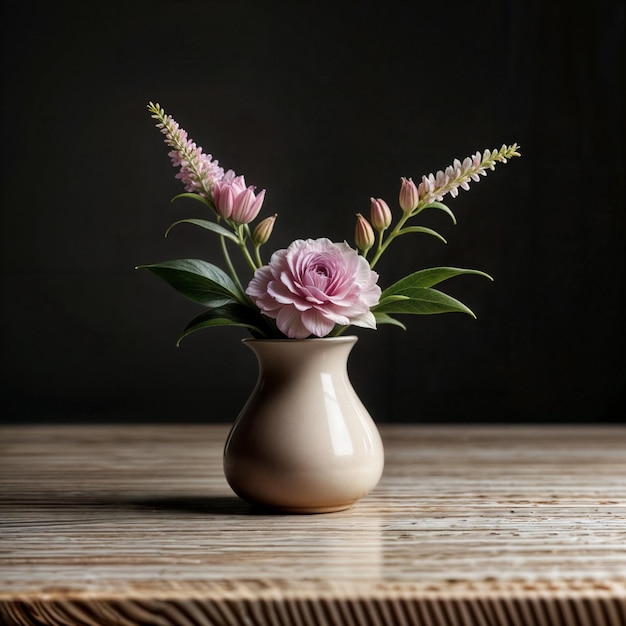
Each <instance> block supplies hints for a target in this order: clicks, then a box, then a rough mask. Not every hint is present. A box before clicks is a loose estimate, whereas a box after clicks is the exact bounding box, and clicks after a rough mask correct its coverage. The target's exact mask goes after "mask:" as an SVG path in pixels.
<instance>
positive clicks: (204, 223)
mask: <svg viewBox="0 0 626 626" xmlns="http://www.w3.org/2000/svg"><path fill="white" fill-rule="evenodd" d="M178 224H194V225H195V226H200V227H201V228H205V229H206V230H210V231H212V232H214V233H217V234H218V235H221V236H222V237H226V238H228V239H230V240H231V241H234V242H235V243H239V241H238V239H237V237H236V236H235V235H234V234H233V233H231V232H230V231H229V230H227V229H226V228H224V227H223V226H220V225H219V224H216V223H215V222H209V221H208V220H200V219H195V218H189V219H185V220H178V222H174V223H173V224H172V225H171V226H170V227H169V228H168V229H167V230H166V231H165V236H166V237H167V236H168V235H169V234H170V230H172V228H174V226H177V225H178Z"/></svg>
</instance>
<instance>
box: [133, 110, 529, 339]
mask: <svg viewBox="0 0 626 626" xmlns="http://www.w3.org/2000/svg"><path fill="white" fill-rule="evenodd" d="M148 110H149V111H150V113H151V117H152V118H154V119H155V120H157V128H159V129H160V131H161V132H162V133H163V135H164V136H165V143H166V144H167V146H169V147H170V149H171V150H170V152H169V156H170V158H171V161H172V165H173V166H174V167H176V168H178V169H179V172H178V173H177V174H176V178H178V179H179V180H180V181H181V183H182V184H183V186H184V189H185V192H184V193H181V194H179V195H177V196H175V198H174V199H177V198H183V197H184V198H191V199H194V200H197V201H198V202H200V203H201V204H202V205H204V208H205V209H206V211H207V212H208V214H209V216H210V217H211V219H199V218H189V219H183V220H179V221H177V222H175V223H174V224H172V225H171V226H170V227H169V228H168V230H167V232H166V235H167V234H168V233H169V231H170V230H171V229H172V228H173V227H174V226H176V225H178V224H182V223H188V224H193V225H195V226H198V227H200V228H204V229H206V230H208V231H211V232H212V233H213V234H215V235H216V236H217V237H218V239H219V243H220V246H221V250H222V253H223V257H224V262H225V268H226V269H225V270H224V269H221V268H219V267H217V266H216V265H213V264H211V263H208V262H206V261H203V260H200V259H179V260H175V261H167V262H164V263H156V264H153V265H142V266H139V267H141V268H145V269H148V270H150V271H151V272H153V273H155V274H156V275H157V276H159V277H161V278H162V279H164V280H165V281H166V282H168V283H169V284H170V285H171V286H172V287H174V288H175V289H176V290H177V291H179V292H180V293H182V294H183V295H184V296H186V297H188V298H190V299H191V300H193V301H195V302H197V303H199V304H201V305H203V306H204V307H206V311H205V312H204V313H202V314H201V315H199V316H198V317H196V318H195V319H194V320H192V321H191V322H190V323H189V324H188V325H187V327H186V328H185V329H184V330H183V332H182V334H181V336H180V337H179V340H178V343H180V341H181V340H182V338H183V337H185V336H187V335H188V334H190V333H192V332H194V331H197V330H200V329H203V328H210V327H215V326H225V325H230V326H233V325H235V326H243V327H245V328H247V329H248V330H249V331H250V332H251V334H252V335H253V336H254V337H256V338H283V339H284V338H289V339H305V338H309V337H327V336H337V335H340V334H341V333H343V332H344V331H345V330H346V329H347V328H348V327H349V326H351V325H352V326H360V327H365V328H372V329H375V328H376V327H377V324H394V325H396V326H400V327H401V328H406V327H405V325H404V324H403V323H402V322H401V321H399V320H398V319H396V317H395V316H396V315H402V314H418V315H419V314H422V315H423V314H434V313H447V312H462V313H467V314H469V315H472V316H474V314H473V313H472V311H471V310H470V309H469V308H468V307H467V306H465V305H464V304H463V303H462V302H460V301H458V300H456V299H455V298H452V297H451V296H449V295H447V294H445V293H443V292H441V291H439V290H437V289H433V287H434V286H435V285H437V284H439V283H441V282H443V281H445V280H447V279H449V278H452V277H454V276H458V275H461V274H476V275H480V276H484V277H486V278H489V279H491V277H490V276H489V275H488V274H486V273H484V272H481V271H479V270H473V269H462V268H456V267H435V268H429V269H423V270H419V271H417V272H414V273H412V274H410V275H408V276H406V277H404V278H402V279H401V280H399V281H397V282H396V283H394V284H393V285H391V286H389V287H386V288H385V289H384V290H383V289H381V287H380V286H379V285H378V278H379V277H378V274H377V273H376V272H375V271H374V267H375V266H376V264H377V262H378V261H379V259H380V258H381V256H382V255H383V254H384V253H385V252H386V251H387V249H388V248H389V246H390V244H391V243H392V242H393V241H394V240H395V239H397V238H398V237H400V236H402V235H407V234H412V233H422V234H428V235H432V236H434V237H437V238H439V239H441V240H442V241H444V242H445V239H444V238H443V237H442V236H441V235H440V234H439V233H438V232H436V231H434V230H432V229H430V228H426V227H424V226H417V225H409V224H408V222H409V220H412V219H413V218H415V217H416V216H417V215H418V214H419V213H421V212H422V211H424V210H426V209H438V210H441V211H444V212H445V213H447V214H448V216H449V217H450V218H451V219H452V221H453V222H454V223H456V219H455V216H454V213H453V212H452V211H451V210H450V208H449V207H448V206H447V205H445V204H444V203H443V202H442V200H443V199H444V197H445V196H446V195H447V194H449V195H450V196H451V197H453V198H454V197H456V196H457V195H458V193H459V189H464V190H467V189H469V183H470V181H473V182H478V181H479V180H480V178H481V176H485V175H486V174H487V171H488V170H493V169H494V168H495V165H496V163H506V162H507V161H508V160H509V159H511V158H513V157H517V156H520V154H519V151H518V150H519V148H518V146H517V144H513V145H510V146H507V145H503V146H502V147H501V148H500V149H498V150H485V151H484V152H482V153H481V152H476V153H475V154H474V155H472V156H470V157H467V158H466V159H464V160H463V161H462V162H461V161H459V160H455V161H454V162H453V164H452V165H450V166H449V167H447V168H446V169H445V170H443V171H438V172H437V174H429V175H428V176H423V177H422V179H421V182H420V183H419V184H417V185H416V184H415V183H414V182H413V180H412V179H411V178H402V179H401V184H400V192H399V198H398V204H399V208H400V212H399V213H398V217H397V219H396V222H395V224H394V216H393V213H392V211H391V209H390V207H389V205H388V204H387V202H385V201H384V200H383V199H382V198H371V199H370V216H369V220H368V219H367V218H366V217H364V216H363V215H362V214H361V213H357V215H356V226H355V232H354V243H355V247H354V248H352V247H351V246H350V245H348V244H347V243H346V242H341V243H334V242H332V241H330V240H329V239H326V238H321V239H316V240H313V239H306V240H302V239H299V240H296V241H294V242H293V243H291V244H290V245H289V247H288V248H286V249H284V250H278V251H276V252H274V253H273V254H272V255H271V257H270V260H269V262H268V263H267V264H265V263H264V262H263V260H262V257H261V251H260V249H261V247H262V246H263V245H264V244H266V243H267V242H268V240H269V239H270V237H271V234H272V231H273V229H274V226H275V223H276V219H277V215H276V214H274V215H270V216H269V217H266V218H264V219H262V220H260V221H259V222H258V223H257V224H256V226H254V227H253V226H252V223H253V222H254V221H255V220H256V219H257V217H258V216H259V214H260V212H261V209H262V206H263V202H264V200H265V190H262V191H260V192H258V193H257V192H256V188H255V187H254V186H249V185H247V184H246V181H245V178H244V176H243V175H239V176H237V175H235V173H234V172H233V171H232V170H228V171H224V169H223V168H222V167H221V166H220V165H219V163H218V161H217V160H214V159H213V157H212V156H211V155H210V154H206V153H204V152H203V150H202V148H201V147H200V146H198V145H196V143H194V142H193V141H192V140H191V139H190V138H189V137H188V135H187V133H186V132H185V131H184V130H183V129H182V128H181V127H180V126H179V125H178V123H177V122H176V121H175V120H174V119H173V118H172V117H171V116H170V115H167V114H166V112H165V111H164V109H163V108H162V107H161V106H160V105H159V104H153V103H152V102H150V103H149V105H148ZM229 246H230V248H233V247H234V248H235V249H238V250H239V253H241V255H243V258H244V259H245V262H246V264H247V266H248V268H249V270H250V277H248V280H247V281H242V280H241V278H240V276H239V275H238V273H237V271H236V270H235V266H234V264H233V262H232V260H231V256H230V255H231V250H230V249H229ZM370 253H371V258H369V260H368V256H369V255H370ZM244 285H245V286H244Z"/></svg>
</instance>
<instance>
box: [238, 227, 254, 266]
mask: <svg viewBox="0 0 626 626" xmlns="http://www.w3.org/2000/svg"><path fill="white" fill-rule="evenodd" d="M245 226H246V225H245V224H240V225H239V227H238V228H237V236H238V237H239V248H240V249H241V253H242V254H243V257H244V259H245V260H246V263H247V264H248V265H249V266H250V269H251V270H252V271H253V272H255V271H256V270H257V269H258V268H259V267H260V265H259V266H257V265H256V264H255V262H254V259H253V258H252V256H250V251H249V250H248V246H247V242H246V231H245V228H244V227H245Z"/></svg>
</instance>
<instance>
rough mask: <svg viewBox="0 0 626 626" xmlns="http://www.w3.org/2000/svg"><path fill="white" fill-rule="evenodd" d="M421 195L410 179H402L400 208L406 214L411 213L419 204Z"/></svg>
mask: <svg viewBox="0 0 626 626" xmlns="http://www.w3.org/2000/svg"><path fill="white" fill-rule="evenodd" d="M419 200H420V198H419V193H418V191H417V187H416V186H415V183H414V182H413V180H411V179H410V178H404V176H403V177H402V183H401V186H400V207H401V208H402V210H403V211H404V212H405V213H411V212H412V211H415V209H417V205H418V204H419Z"/></svg>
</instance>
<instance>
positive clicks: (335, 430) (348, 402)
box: [224, 337, 384, 513]
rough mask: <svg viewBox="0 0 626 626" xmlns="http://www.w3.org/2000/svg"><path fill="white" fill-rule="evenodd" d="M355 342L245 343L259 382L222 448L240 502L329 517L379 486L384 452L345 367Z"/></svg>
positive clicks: (341, 339)
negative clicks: (332, 512) (256, 362)
mask: <svg viewBox="0 0 626 626" xmlns="http://www.w3.org/2000/svg"><path fill="white" fill-rule="evenodd" d="M356 341H357V338H356V337H332V338H323V339H303V340H295V339H283V340H280V339H278V340H269V339H268V340H265V339H245V340H244V343H245V345H246V346H248V347H249V348H251V349H252V350H253V351H254V353H255V354H256V357H257V360H258V362H259V377H258V381H257V384H256V387H255V388H254V391H253V392H252V395H251V396H250V398H249V400H248V402H247V403H246V405H245V406H244V408H243V410H242V411H241V413H240V414H239V417H238V418H237V420H236V421H235V423H234V425H233V427H232V429H231V431H230V434H229V436H228V439H227V441H226V446H225V449H224V473H225V475H226V480H227V481H228V483H229V484H230V486H231V487H232V489H233V491H234V492H235V493H236V494H237V495H239V496H240V497H241V498H243V499H244V500H246V501H248V502H250V503H251V504H254V505H259V506H262V507H269V508H271V509H275V510H280V511H283V512H289V513H326V512H331V511H341V510H342V509H347V508H349V507H350V506H352V505H353V504H354V502H356V501H357V500H358V499H359V498H362V497H363V496H364V495H365V494H367V493H368V492H369V491H370V490H371V489H373V488H374V487H375V486H376V484H377V483H378V480H379V479H380V476H381V474H382V471H383V464H384V452H383V445H382V442H381V440H380V436H379V434H378V429H377V428H376V425H375V424H374V422H373V421H372V418H371V417H370V415H369V413H368V412H367V410H366V409H365V407H364V406H363V404H362V402H361V401H360V400H359V397H358V396H357V394H356V392H355V391H354V389H353V387H352V385H351V383H350V380H349V378H348V373H347V367H346V366H347V361H348V355H349V354H350V351H351V350H352V347H353V346H354V344H355V343H356Z"/></svg>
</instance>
